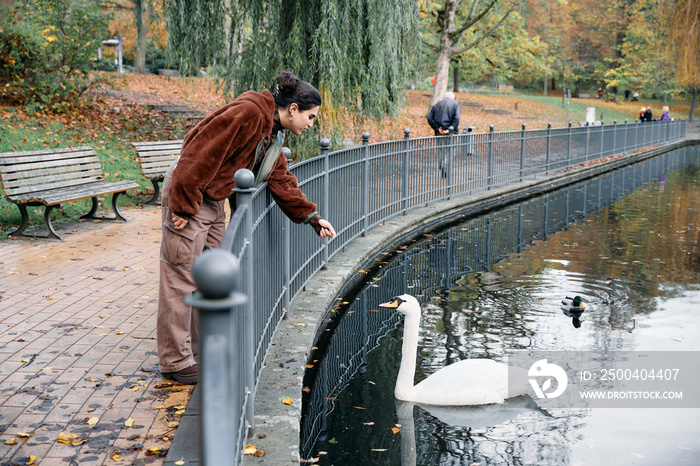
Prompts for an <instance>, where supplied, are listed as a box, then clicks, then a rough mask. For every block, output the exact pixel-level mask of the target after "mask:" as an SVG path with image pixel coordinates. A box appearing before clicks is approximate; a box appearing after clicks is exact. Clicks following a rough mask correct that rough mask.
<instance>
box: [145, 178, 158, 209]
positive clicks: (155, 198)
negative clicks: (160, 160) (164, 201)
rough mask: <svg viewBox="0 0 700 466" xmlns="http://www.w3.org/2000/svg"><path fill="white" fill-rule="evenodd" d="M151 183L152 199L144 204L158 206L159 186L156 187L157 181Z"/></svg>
mask: <svg viewBox="0 0 700 466" xmlns="http://www.w3.org/2000/svg"><path fill="white" fill-rule="evenodd" d="M151 183H152V184H153V199H151V200H150V201H148V202H146V204H153V205H160V200H159V199H158V197H160V185H158V183H159V181H158V180H151Z"/></svg>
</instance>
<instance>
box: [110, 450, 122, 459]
mask: <svg viewBox="0 0 700 466" xmlns="http://www.w3.org/2000/svg"><path fill="white" fill-rule="evenodd" d="M109 459H111V460H112V461H121V460H122V454H121V453H119V452H118V451H115V452H113V453H112V454H111V455H109Z"/></svg>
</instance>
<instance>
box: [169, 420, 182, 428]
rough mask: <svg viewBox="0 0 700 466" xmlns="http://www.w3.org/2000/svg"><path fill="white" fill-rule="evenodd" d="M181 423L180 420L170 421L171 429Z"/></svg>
mask: <svg viewBox="0 0 700 466" xmlns="http://www.w3.org/2000/svg"><path fill="white" fill-rule="evenodd" d="M179 425H180V423H179V422H178V421H171V422H168V428H170V429H174V428H175V427H177V426H179Z"/></svg>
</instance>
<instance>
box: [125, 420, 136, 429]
mask: <svg viewBox="0 0 700 466" xmlns="http://www.w3.org/2000/svg"><path fill="white" fill-rule="evenodd" d="M124 425H125V426H127V427H131V426H133V425H134V420H133V419H132V418H129V419H127V420H126V421H124Z"/></svg>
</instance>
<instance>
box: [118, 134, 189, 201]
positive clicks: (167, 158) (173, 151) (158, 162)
mask: <svg viewBox="0 0 700 466" xmlns="http://www.w3.org/2000/svg"><path fill="white" fill-rule="evenodd" d="M131 145H132V146H134V148H135V149H136V152H137V153H138V156H139V164H140V165H141V173H143V176H145V177H146V178H147V179H149V180H151V183H153V199H151V200H150V201H148V202H146V204H160V202H159V201H158V196H159V195H160V186H159V185H158V183H162V182H163V178H164V177H165V172H167V171H168V168H169V167H170V164H171V163H173V161H174V160H175V159H177V158H178V157H180V150H181V149H182V140H181V139H179V140H174V141H156V142H132V143H131Z"/></svg>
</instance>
